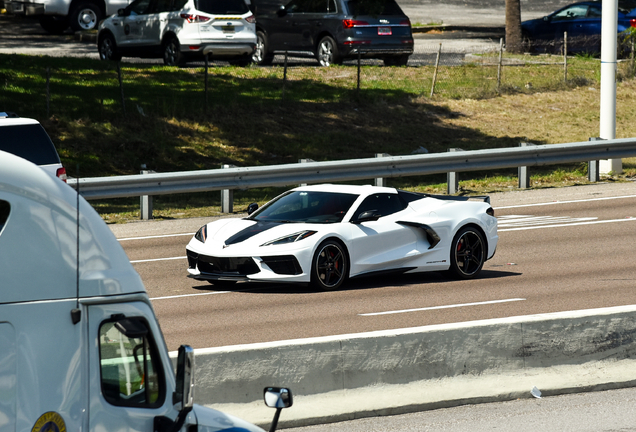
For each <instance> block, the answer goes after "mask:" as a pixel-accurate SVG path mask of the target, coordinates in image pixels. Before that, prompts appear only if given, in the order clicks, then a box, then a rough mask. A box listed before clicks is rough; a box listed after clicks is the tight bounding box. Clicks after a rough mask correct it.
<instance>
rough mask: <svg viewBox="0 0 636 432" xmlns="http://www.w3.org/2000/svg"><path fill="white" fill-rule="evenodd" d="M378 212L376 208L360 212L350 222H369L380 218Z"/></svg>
mask: <svg viewBox="0 0 636 432" xmlns="http://www.w3.org/2000/svg"><path fill="white" fill-rule="evenodd" d="M380 216H381V215H380V213H378V211H377V210H367V211H365V212H362V213H360V214H359V215H358V218H357V219H356V220H353V221H351V222H353V223H356V224H358V223H361V222H371V221H377V220H378V219H380Z"/></svg>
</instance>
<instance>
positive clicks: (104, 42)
mask: <svg viewBox="0 0 636 432" xmlns="http://www.w3.org/2000/svg"><path fill="white" fill-rule="evenodd" d="M97 48H98V50H99V58H100V59H101V60H111V61H119V60H121V54H119V53H118V52H117V43H115V38H114V37H113V36H112V35H110V34H105V35H104V36H103V37H101V38H100V39H99V42H98V45H97Z"/></svg>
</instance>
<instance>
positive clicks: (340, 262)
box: [311, 240, 349, 290]
mask: <svg viewBox="0 0 636 432" xmlns="http://www.w3.org/2000/svg"><path fill="white" fill-rule="evenodd" d="M348 274H349V258H348V255H347V252H346V250H345V247H344V246H343V245H342V243H340V242H338V241H336V240H326V241H324V242H322V243H321V244H320V245H319V246H318V248H317V249H316V253H315V254H314V258H313V259H312V261H311V285H312V286H313V287H314V288H317V289H320V290H335V289H338V288H340V286H342V284H343V283H344V281H345V280H346V279H347V276H348Z"/></svg>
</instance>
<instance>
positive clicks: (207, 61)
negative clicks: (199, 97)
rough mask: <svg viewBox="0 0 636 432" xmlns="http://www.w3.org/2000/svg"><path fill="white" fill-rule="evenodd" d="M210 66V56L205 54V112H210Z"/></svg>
mask: <svg viewBox="0 0 636 432" xmlns="http://www.w3.org/2000/svg"><path fill="white" fill-rule="evenodd" d="M209 66H210V59H209V56H208V55H207V54H206V55H205V113H206V114H207V113H208V68H209Z"/></svg>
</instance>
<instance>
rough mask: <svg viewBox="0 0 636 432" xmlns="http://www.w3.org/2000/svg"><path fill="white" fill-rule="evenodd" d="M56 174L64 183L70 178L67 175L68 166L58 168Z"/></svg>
mask: <svg viewBox="0 0 636 432" xmlns="http://www.w3.org/2000/svg"><path fill="white" fill-rule="evenodd" d="M55 175H56V176H57V178H59V179H60V180H62V181H63V182H64V183H66V180H67V178H68V177H67V176H66V168H58V169H57V171H56V172H55Z"/></svg>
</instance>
